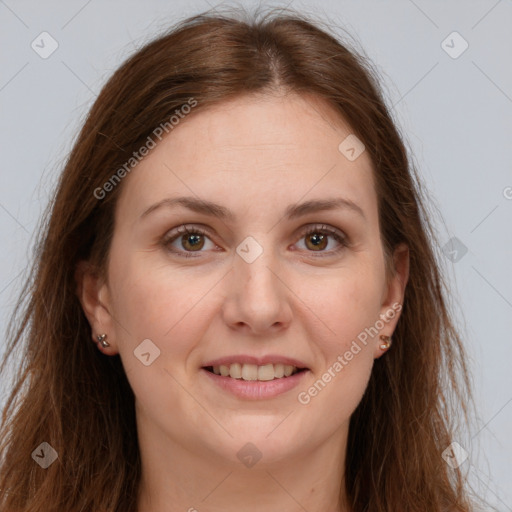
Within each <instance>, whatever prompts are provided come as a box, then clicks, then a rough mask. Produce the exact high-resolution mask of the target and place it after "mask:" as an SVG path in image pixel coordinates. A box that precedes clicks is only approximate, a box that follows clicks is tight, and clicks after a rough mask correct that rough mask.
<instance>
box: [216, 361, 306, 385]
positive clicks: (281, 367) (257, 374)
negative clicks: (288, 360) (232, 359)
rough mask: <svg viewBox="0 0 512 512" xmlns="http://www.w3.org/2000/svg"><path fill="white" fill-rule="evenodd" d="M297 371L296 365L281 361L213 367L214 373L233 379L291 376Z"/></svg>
mask: <svg viewBox="0 0 512 512" xmlns="http://www.w3.org/2000/svg"><path fill="white" fill-rule="evenodd" d="M297 371H298V369H297V367H296V366H291V365H288V364H281V363H278V364H265V365H263V366H257V365H255V364H240V363H233V364H231V365H229V366H227V365H224V364H221V365H220V366H214V367H213V373H215V375H222V376H223V377H231V378H232V379H242V380H260V381H267V380H273V379H281V378H282V377H289V376H290V375H293V374H295V373H297Z"/></svg>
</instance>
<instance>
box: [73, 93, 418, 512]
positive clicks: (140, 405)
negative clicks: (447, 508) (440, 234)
mask: <svg viewBox="0 0 512 512" xmlns="http://www.w3.org/2000/svg"><path fill="white" fill-rule="evenodd" d="M350 133H351V130H350V127H349V126H348V125H347V124H345V123H344V122H343V121H342V120H341V119H340V118H339V117H337V116H336V114H334V112H332V111H330V110H329V107H327V106H326V105H324V104H322V103H321V102H320V101H319V100H315V99H314V98H311V97H307V96H297V95H295V94H290V95H283V96H275V95H273V96H245V97H242V98H238V99H236V100H231V101H229V102H226V103H224V104H222V105H219V106H216V107H214V108H209V109H207V110H202V111H198V112H195V113H192V114H190V115H189V116H188V117H187V118H185V119H184V120H182V121H180V123H179V125H177V126H176V127H175V128H174V129H173V131H172V132H171V133H170V134H169V135H168V136H167V137H166V138H164V139H163V140H162V142H161V143H159V144H158V145H157V147H156V148H154V149H153V150H151V152H150V154H149V155H148V156H147V157H146V158H145V159H144V160H143V161H142V162H141V163H140V164H139V165H138V166H137V167H136V168H135V169H134V170H133V171H132V172H131V174H130V175H128V176H127V177H126V178H124V180H123V183H122V191H121V194H120V197H119V201H118V203H117V208H116V218H115V229H114V236H113V240H112V245H111V252H110V255H109V261H108V273H107V276H108V277H106V278H105V279H102V278H100V277H97V275H96V274H95V273H93V272H84V273H83V275H82V277H81V278H80V281H81V285H82V286H81V301H82V305H83V308H84V311H85V313H86V315H87V317H88V319H89V322H90V324H91V328H92V334H93V339H94V338H95V335H97V334H98V333H107V334H108V341H109V343H110V347H109V348H100V350H102V351H103V352H104V353H105V354H106V355H115V354H119V355H120V357H121V360H122V363H123V366H124V369H125V371H126V374H127V377H128V379H129V382H130V385H131V387H132V389H133V391H134V394H135V397H136V415H137V426H138V436H139V445H140V450H141V457H142V467H143V476H142V482H141V487H140V493H139V502H138V507H139V508H138V510H139V512H141V511H144V512H170V511H176V510H183V511H186V510H189V511H190V512H192V511H194V510H197V511H199V512H202V511H210V512H220V511H223V512H230V511H239V510H244V512H256V511H261V510H269V511H275V512H277V511H280V512H283V511H287V512H292V511H293V512H295V511H299V510H300V511H302V510H304V509H306V510H308V511H310V512H314V511H318V512H319V511H323V512H325V511H347V510H349V507H348V506H347V505H346V503H345V500H344V496H343V491H342V489H343V487H342V486H341V482H342V481H343V478H344V465H343V462H344V457H345V452H346V444H347V433H348V427H349V419H350V416H351V414H352V413H353V411H354V410H355V408H356V407H357V405H358V403H359V402H360V400H361V398H362V395H363V393H364V390H365V388H366V386H367V384H368V379H369V377H370V374H371V370H372V366H373V364H374V360H375V359H376V358H379V357H381V356H382V355H383V354H384V352H385V351H384V350H382V349H381V348H380V347H379V346H380V344H381V341H380V340H379V337H378V336H374V337H369V339H368V342H367V344H366V345H363V344H361V343H359V345H360V347H361V350H360V351H359V352H358V353H357V354H356V355H354V357H353V358H352V360H351V361H349V362H348V364H347V365H346V366H344V367H343V369H342V371H340V372H338V373H336V376H335V377H333V378H332V379H331V381H330V382H329V383H328V384H327V385H326V386H325V387H324V388H323V389H322V390H321V391H320V392H319V393H318V394H317V395H316V396H314V397H313V398H311V400H310V401H309V403H307V404H301V403H299V401H298V398H297V395H298V393H299V392H301V391H304V390H307V389H308V388H309V387H310V386H312V385H313V383H314V382H315V381H317V380H318V379H319V378H321V377H322V375H323V374H324V373H325V372H326V371H327V369H328V368H329V367H332V366H333V363H334V362H335V361H336V360H337V357H338V356H339V355H342V356H343V354H344V353H345V352H346V351H347V350H349V349H350V347H351V344H352V342H353V341H354V340H355V339H356V338H357V336H358V334H360V333H361V332H362V331H364V329H365V328H369V327H371V326H374V325H375V323H376V321H377V320H379V315H383V314H385V313H386V312H387V311H389V310H390V309H393V307H392V305H393V304H396V303H399V304H401V303H402V302H403V296H404V289H405V286H406V283H407V278H408V271H409V270H408V266H409V263H408V261H409V258H408V252H407V248H406V247H403V246H400V247H398V248H397V250H396V252H395V254H394V264H395V268H396V273H395V275H394V276H388V277H389V279H387V278H386V277H387V276H386V272H385V261H384V253H383V249H382V246H381V241H380V235H379V221H378V211H377V195H376V191H375V188H374V182H373V177H372V165H371V161H370V159H369V157H368V155H367V153H366V152H363V153H362V154H361V156H359V157H358V158H357V159H356V160H355V161H349V160H348V159H347V158H346V157H345V156H344V155H343V154H342V153H341V152H340V151H339V150H338V145H339V144H340V142H341V141H342V140H343V139H345V137H346V136H347V135H349V134H350ZM177 196H195V197H199V198H201V199H205V200H210V201H214V202H216V203H219V204H221V205H223V206H224V207H226V208H229V209H230V210H231V211H232V212H233V213H234V215H235V216H236V220H234V221H225V220H220V219H218V218H216V217H212V216H209V215H206V214H199V213H195V212H192V211H190V210H187V209H186V208H183V207H174V208H169V207H161V208H157V209H156V210H154V211H153V212H152V213H150V214H148V215H145V216H143V217H142V218H140V217H141V215H142V213H143V212H144V211H145V210H147V209H148V208H149V207H150V206H152V205H154V204H156V203H158V202H159V201H161V200H162V199H165V198H170V197H177ZM330 197H344V198H347V199H350V200H351V201H353V202H354V203H356V204H357V205H359V207H360V208H361V209H362V210H363V212H364V216H365V218H363V217H362V216H360V215H358V214H357V213H355V212H353V211H351V210H349V209H338V210H332V211H317V212H314V213H309V214H308V215H306V216H305V217H302V218H297V219H294V220H286V219H284V211H285V208H286V206H288V205H290V204H295V203H301V202H304V201H306V200H312V199H325V198H330ZM183 224H201V225H202V226H203V227H207V228H209V229H210V231H211V236H210V235H207V236H206V237H203V238H200V241H201V243H203V241H204V244H203V245H202V247H201V248H200V249H199V251H200V252H197V250H196V252H194V251H193V248H191V244H188V245H187V239H186V240H185V242H183V241H182V236H181V235H178V237H177V238H176V240H174V242H169V243H168V245H167V247H165V243H164V242H162V239H164V237H165V235H166V234H169V233H170V232H172V230H174V228H176V227H179V226H180V225H183ZM317 224H320V226H319V227H321V226H322V225H324V224H325V225H327V226H331V227H333V228H336V229H338V230H339V231H340V232H341V233H342V234H344V235H345V236H346V237H347V238H348V240H349V245H348V246H347V247H343V246H341V245H340V243H339V242H337V241H336V240H335V239H334V238H333V237H332V236H330V237H329V238H328V240H329V241H328V244H327V245H325V243H324V244H323V245H322V244H321V249H320V250H319V249H316V250H315V246H314V244H313V243H311V239H312V236H311V235H309V236H306V235H305V234H304V233H303V231H304V228H305V227H306V228H307V227H309V226H315V225H317ZM191 229H192V228H191ZM248 236H251V237H253V238H254V239H255V240H256V241H257V242H258V243H259V245H260V246H261V247H262V249H263V253H262V254H261V255H260V256H259V257H258V258H257V259H256V260H255V261H254V262H252V263H248V262H246V261H245V260H244V259H242V258H241V257H240V256H239V255H238V254H237V253H236V248H237V246H238V245H239V244H240V243H241V242H242V241H243V240H244V239H245V238H246V237H248ZM185 238H186V237H185ZM196 242H197V240H196ZM184 243H185V245H184ZM199 245H201V244H199ZM338 247H341V251H340V252H338V253H336V252H335V249H336V248H338ZM172 250H174V251H176V253H177V252H180V253H182V254H183V253H185V252H187V250H188V251H189V253H190V252H193V256H196V257H192V258H184V257H181V256H179V254H176V253H172V252H171V251H172ZM322 251H323V252H322ZM319 254H320V255H319ZM321 254H324V256H323V257H322V255H321ZM399 316H400V315H399V312H396V313H395V316H394V318H393V319H390V320H389V321H387V322H384V326H383V328H382V329H381V330H380V334H385V335H392V333H393V331H394V329H395V326H396V322H397V321H398V318H399ZM380 318H382V317H380ZM145 339H150V340H151V341H152V342H153V343H154V344H155V345H156V346H157V347H158V348H159V350H160V356H159V357H158V358H156V359H155V360H154V362H153V363H151V364H150V365H149V366H145V365H143V364H142V363H141V361H140V360H139V359H138V358H137V357H135V356H134V350H135V349H136V348H137V346H138V345H139V344H140V343H141V342H142V340H145ZM391 350H392V349H391ZM268 353H272V354H280V355H284V356H289V357H294V358H296V359H298V360H300V361H302V362H303V363H304V364H305V366H307V367H308V368H309V370H310V371H309V372H308V374H307V375H305V376H304V377H303V380H302V382H301V385H300V386H299V387H298V388H294V389H292V390H291V391H288V392H286V393H284V394H282V395H279V396H277V397H274V398H270V399H264V400H246V399H240V398H236V397H234V396H233V395H231V394H229V393H228V392H226V391H223V390H221V389H220V388H218V387H216V386H214V385H213V384H212V383H211V381H210V379H209V378H207V376H205V375H203V373H202V370H200V368H201V367H202V366H203V365H204V364H205V363H206V362H207V361H208V360H212V359H215V358H219V357H223V356H228V355H233V354H251V355H256V356H261V355H265V354H268ZM248 442H251V443H252V444H254V445H255V446H256V447H257V449H258V450H259V452H261V454H262V458H261V459H260V460H259V461H258V462H257V463H256V464H255V465H254V466H252V467H250V468H249V467H246V466H245V465H244V464H242V463H241V461H240V460H239V459H238V458H237V452H238V451H239V450H240V449H241V448H242V447H243V446H244V445H246V443H248Z"/></svg>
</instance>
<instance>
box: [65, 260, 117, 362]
mask: <svg viewBox="0 0 512 512" xmlns="http://www.w3.org/2000/svg"><path fill="white" fill-rule="evenodd" d="M75 281H76V284H77V295H78V299H79V300H80V304H81V305H82V309H83V311H84V313H85V316H86V317H87V320H88V321H89V325H90V326H91V330H92V332H91V337H92V339H93V341H94V342H95V343H97V342H98V340H97V338H96V337H97V336H98V335H100V334H107V336H108V338H107V341H108V343H109V344H110V347H107V348H104V347H102V346H101V345H100V344H98V348H99V349H100V350H101V351H102V352H104V353H106V354H109V355H115V354H117V353H118V350H117V346H116V340H115V329H114V319H113V316H112V314H111V299H110V292H109V289H108V285H107V283H106V281H105V280H104V278H102V277H101V276H100V273H99V272H98V271H97V270H96V269H95V268H94V267H93V266H92V265H91V264H90V263H89V262H87V261H80V262H79V263H78V265H77V268H76V271H75Z"/></svg>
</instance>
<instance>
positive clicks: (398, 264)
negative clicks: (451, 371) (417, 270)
mask: <svg viewBox="0 0 512 512" xmlns="http://www.w3.org/2000/svg"><path fill="white" fill-rule="evenodd" d="M408 280H409V247H408V246H407V245H406V244H403V243H402V244H399V245H398V246H397V247H396V249H395V251H394V253H393V263H392V275H391V276H390V277H389V278H388V281H387V285H386V288H385V290H384V293H383V299H382V305H381V309H380V319H381V321H382V323H383V324H384V327H383V328H382V329H381V331H380V332H379V335H380V334H384V335H386V336H390V337H392V336H393V332H394V330H395V328H396V325H397V323H398V319H399V318H400V313H401V311H402V307H403V303H404V295H405V287H406V285H407V281H408ZM375 340H376V345H375V358H379V357H380V356H381V355H382V354H384V352H385V350H382V349H381V348H380V344H381V340H380V339H379V338H378V337H376V338H375Z"/></svg>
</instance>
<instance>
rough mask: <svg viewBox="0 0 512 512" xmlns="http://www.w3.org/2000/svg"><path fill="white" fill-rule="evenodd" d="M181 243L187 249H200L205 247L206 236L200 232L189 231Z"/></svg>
mask: <svg viewBox="0 0 512 512" xmlns="http://www.w3.org/2000/svg"><path fill="white" fill-rule="evenodd" d="M181 244H182V246H183V248H184V249H185V250H187V251H198V250H201V249H202V248H203V247H204V236H203V235H202V234H199V233H190V234H189V233H187V234H185V235H183V236H182V237H181Z"/></svg>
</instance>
